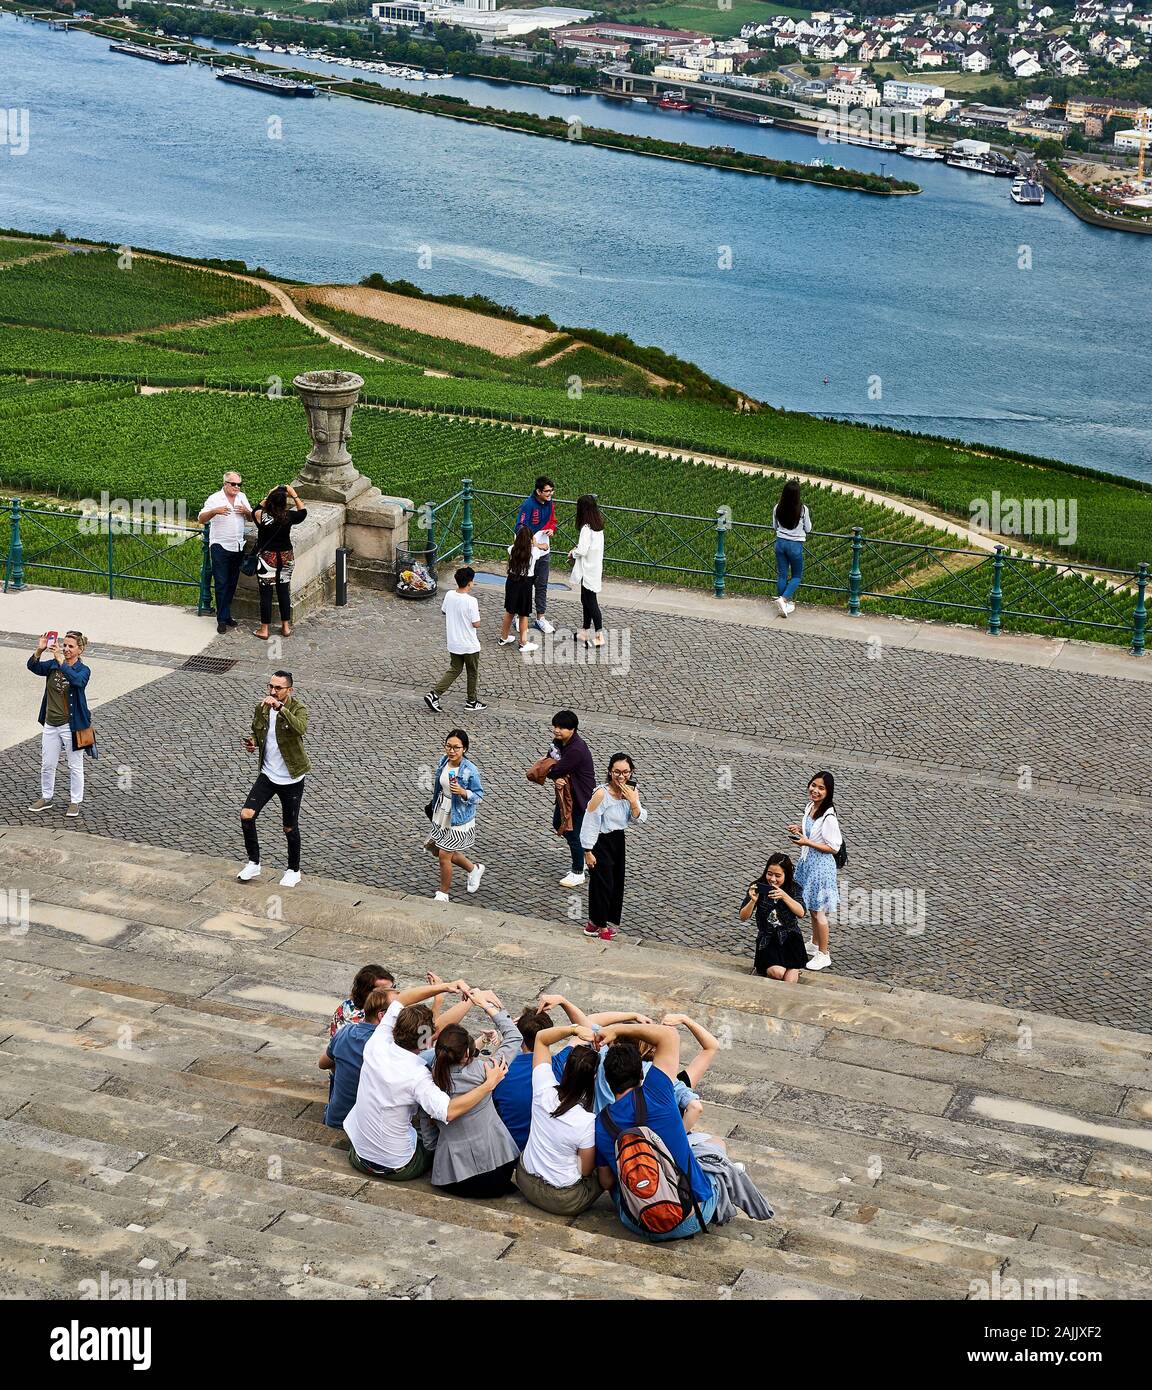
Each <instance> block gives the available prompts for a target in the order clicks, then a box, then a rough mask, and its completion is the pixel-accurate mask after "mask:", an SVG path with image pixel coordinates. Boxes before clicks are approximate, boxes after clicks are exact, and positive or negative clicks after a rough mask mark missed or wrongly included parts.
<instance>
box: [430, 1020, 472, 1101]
mask: <svg viewBox="0 0 1152 1390" xmlns="http://www.w3.org/2000/svg"><path fill="white" fill-rule="evenodd" d="M475 1055H476V1046H475V1044H474V1043H473V1041H472V1034H471V1033H469V1031H468V1030H467V1028H461V1027H460V1025H459V1024H458V1023H450V1024H449V1025H448V1027H447V1028H445V1029H443V1030H442V1031H441V1033H440V1035H439V1036H438V1037H437V1039H436V1060H435V1061H434V1062H433V1063H432V1080H433V1081H435V1083H436V1085H437V1086H439V1087H440V1089H441V1090H442V1091H444V1092H445V1093H446V1094H447V1095H451V1094H452V1068H453V1067H462V1066H463V1065H464V1064H465V1062H470V1061H471V1060H472V1058H473V1057H475Z"/></svg>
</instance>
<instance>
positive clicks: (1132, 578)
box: [414, 478, 1149, 656]
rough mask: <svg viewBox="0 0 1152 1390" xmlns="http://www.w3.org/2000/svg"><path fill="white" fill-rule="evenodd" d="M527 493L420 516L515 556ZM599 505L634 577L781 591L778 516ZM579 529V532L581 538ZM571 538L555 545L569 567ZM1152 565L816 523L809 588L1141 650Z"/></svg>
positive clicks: (898, 608)
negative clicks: (1061, 557)
mask: <svg viewBox="0 0 1152 1390" xmlns="http://www.w3.org/2000/svg"><path fill="white" fill-rule="evenodd" d="M522 501H523V495H522V494H520V493H512V492H497V491H494V490H491V489H488V488H476V487H473V485H472V481H471V479H469V478H465V479H463V480H462V482H461V486H460V491H459V492H457V493H454V494H453V495H452V496H451V497H448V498H446V499H445V500H444V501H443V502H436V503H432V502H428V503H425V504H424V506H422V507H419V508H417V509H416V511H415V513H414V515H415V517H416V518H417V524H418V525H419V526H420V527H421V528H423V529H425V530H426V531H427V534H428V544H429V548H431V547H432V545H433V544H434V542H435V540H436V539H439V540H441V541H447V540H450V539H451V538H452V537H453V536H455V535H456V534H457V533H458V535H459V539H458V540H455V541H454V542H453V543H452V544H451V545H449V546H446V548H445V549H444V550H441V551H439V552H438V553H437V561H438V562H440V561H444V560H448V559H453V558H455V557H456V556H459V557H460V558H461V559H462V560H463V562H464V563H465V564H468V563H470V562H471V561H472V559H473V558H474V556H475V555H476V553H477V552H478V551H479V552H496V553H497V554H498V555H499V557H500V558H501V559H503V558H504V554H505V552H506V550H507V548H508V545H509V542H510V540H511V537H512V532H513V527H514V525H515V518H516V513H517V511H518V509H519V506H520V504H521V502H522ZM555 502H556V506H557V508H558V509H559V508H573V509H574V508H575V503H574V502H573V501H571V500H566V499H563V498H556V499H555ZM600 510H601V512H602V513H603V514H604V516H605V520H606V522H607V523H608V524H607V525H606V528H605V530H606V533H607V536H606V540H607V547H608V548H607V549H606V552H605V556H604V564H605V567H606V569H609V570H611V571H613V572H615V573H617V574H620V575H621V576H623V577H627V576H628V575H630V574H636V573H637V572H640V571H645V572H651V573H654V574H657V575H659V574H668V575H675V574H679V575H686V576H692V577H694V578H700V579H706V580H709V581H710V582H711V586H712V591H713V593H714V594H715V596H716V597H717V598H723V597H724V596H725V594H726V592H727V589H728V585H729V583H730V582H731V583H739V584H740V585H741V586H750V587H752V588H753V590H754V589H755V587H756V586H760V585H771V586H773V587H772V592H773V595H774V592H775V584H776V573H775V541H776V535H775V531H774V529H773V528H772V527H771V526H765V525H762V524H760V523H757V522H748V521H735V520H733V518H732V514H731V510H730V509H729V508H727V507H719V508H717V513H716V516H715V517H702V516H693V515H688V514H686V513H679V512H655V511H649V510H646V509H643V508H636V507H619V506H605V505H602V506H601V507H600ZM571 529H572V528H571V525H570V524H569V523H568V522H562V523H560V524H559V525H558V527H557V534H558V535H559V536H561V537H564V535H565V533H566V532H568V531H571ZM490 537H493V538H490ZM575 540H576V537H575V535H574V534H573V535H572V537H571V541H572V544H573V545H574V544H575ZM650 547H651V550H650ZM568 548H569V547H568V546H567V545H563V546H561V545H556V546H555V547H554V553H555V554H556V555H557V556H558V559H559V565H560V567H562V566H563V564H564V563H565V554H566V551H567V549H568ZM758 566H759V567H760V569H759V572H757V569H758ZM1148 568H1149V567H1148V565H1147V563H1143V564H1140V565H1138V566H1136V567H1135V568H1133V569H1127V570H1125V569H1111V568H1105V567H1101V566H1094V565H1077V564H1071V563H1065V562H1062V561H1056V560H1051V559H1044V558H1041V557H1035V556H1029V555H1022V554H1016V553H1014V552H1013V551H1012V550H1011V549H1010V548H1009V547H1008V546H1006V545H996V546H995V547H994V549H992V550H974V549H964V548H961V547H949V546H934V545H927V544H923V543H920V542H914V541H899V540H888V539H885V538H882V537H873V536H866V535H865V534H864V531H863V528H862V527H860V526H854V527H853V528H852V530H851V531H850V532H832V531H812V532H810V533H809V537H808V544H807V545H806V547H805V567H804V581H803V585H802V589H803V591H805V592H807V593H809V594H813V593H816V594H821V595H841V594H842V595H844V596H845V598H846V600H847V609H848V612H849V613H850V614H851V615H852V616H854V617H858V616H859V615H860V614H861V612H862V607H861V605H862V603H865V602H867V603H868V605H869V611H870V612H884V611H885V610H886V609H891V611H893V612H897V613H899V612H905V611H908V610H909V609H920V610H922V611H924V612H925V613H926V614H928V615H931V614H935V615H937V616H940V617H947V616H948V615H950V614H951V615H956V616H957V617H958V616H959V615H960V614H980V615H981V616H982V618H983V620H984V626H985V627H986V629H987V631H988V632H989V633H990V634H991V635H992V636H996V635H998V634H999V633H1000V632H1001V631H1002V630H1003V628H1004V623H1005V621H1006V620H1012V621H1014V622H1016V623H1017V625H1018V626H1019V627H1020V628H1022V629H1023V630H1037V625H1039V628H1038V630H1040V631H1044V630H1045V629H1046V628H1048V627H1056V628H1066V629H1069V630H1072V632H1073V635H1080V630H1081V629H1083V630H1084V631H1083V634H1082V635H1084V636H1085V637H1092V636H1093V635H1102V634H1105V633H1111V634H1124V636H1125V638H1126V639H1127V644H1128V646H1129V647H1130V649H1131V651H1132V653H1133V654H1134V655H1136V656H1142V655H1143V653H1144V651H1145V648H1146V635H1147V627H1148V609H1147V594H1148Z"/></svg>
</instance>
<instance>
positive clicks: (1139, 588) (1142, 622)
mask: <svg viewBox="0 0 1152 1390" xmlns="http://www.w3.org/2000/svg"><path fill="white" fill-rule="evenodd" d="M1147 595H1148V566H1147V565H1146V564H1143V565H1141V566H1140V568H1139V570H1138V571H1137V574H1136V607H1135V609H1134V610H1133V613H1132V655H1133V656H1143V655H1144V633H1145V631H1146V630H1147V627H1148V604H1147V602H1146V599H1147Z"/></svg>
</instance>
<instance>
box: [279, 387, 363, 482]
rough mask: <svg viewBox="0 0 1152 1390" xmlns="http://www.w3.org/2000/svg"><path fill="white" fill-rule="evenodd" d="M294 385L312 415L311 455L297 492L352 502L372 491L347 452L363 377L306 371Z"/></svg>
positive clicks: (301, 472)
mask: <svg viewBox="0 0 1152 1390" xmlns="http://www.w3.org/2000/svg"><path fill="white" fill-rule="evenodd" d="M292 385H293V386H294V387H295V388H296V394H297V395H298V396H299V397H300V400H301V401H302V402H303V405H304V409H305V411H306V413H307V415H308V434H309V437H310V438H311V440H312V452H311V453H310V454H309V455H308V458H307V461H306V462H305V464H304V467H303V468H302V469H301V470H300V475H299V477H298V478H297V479H296V480H295V487H296V491H297V492H298V493H299V494H300V496H301V497H304V498H308V499H311V500H313V501H317V502H343V503H345V504H347V503H349V502H351V501H352V500H353V499H354V498H359V497H360V496H361V495H362V494H363V493H365V492H368V491H369V490H370V489H371V488H372V483H371V481H370V480H369V479H368V478H365V477H364V475H363V474H362V473H360V472H358V471H357V469H356V466H355V464H354V463H353V462H352V455H351V454H350V453H349V452H348V447H347V443H348V439H349V438H350V437H351V433H352V431H351V429H350V428H349V425H350V422H351V419H352V407H353V406H354V405H355V404H356V401H357V399H358V398H359V395H360V389H361V387H362V386H363V385H364V378H363V377H362V376H357V374H356V373H355V372H304V373H302V374H301V375H300V376H298V377H294V378H293V380H292Z"/></svg>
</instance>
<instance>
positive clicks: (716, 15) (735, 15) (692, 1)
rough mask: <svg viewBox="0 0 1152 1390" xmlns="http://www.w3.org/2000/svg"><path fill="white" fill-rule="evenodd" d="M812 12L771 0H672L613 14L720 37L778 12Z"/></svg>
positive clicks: (801, 15)
mask: <svg viewBox="0 0 1152 1390" xmlns="http://www.w3.org/2000/svg"><path fill="white" fill-rule="evenodd" d="M811 13H812V11H811V10H807V9H795V8H792V7H790V6H788V5H776V4H771V3H768V0H732V7H731V9H721V8H720V7H719V5H717V4H716V0H712V3H710V4H709V3H708V0H672V3H670V4H659V3H658V4H652V5H636V6H634V7H630V8H628V9H626V10H613V11H612V18H613V19H616V20H619V22H620V23H621V24H652V25H668V26H670V27H671V28H673V29H695V30H697V31H699V32H700V33H702V34H712V35H714V36H715V37H717V38H724V39H727V38H732V37H734V36H735V35H737V34H739V32H740V29H741V27H742V26H743V25H745V24H766V23H767V22H768V20H769V19H771V18H772V16H773V15H775V14H785V15H791V16H792V18H793V19H807V17H808V16H809V15H810V14H811Z"/></svg>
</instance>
